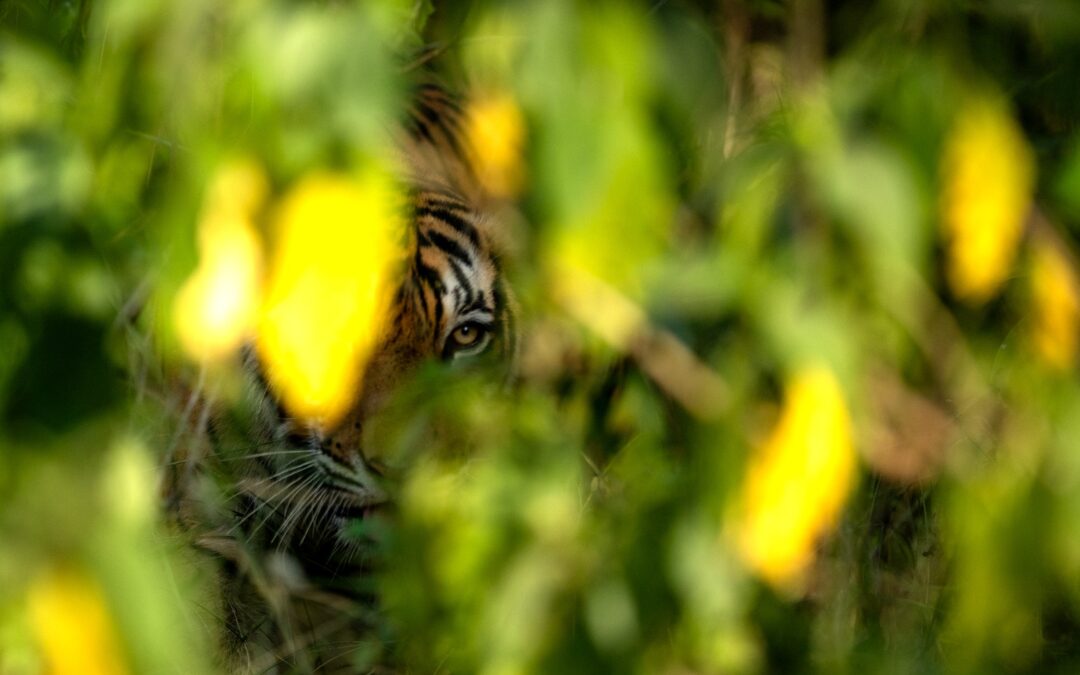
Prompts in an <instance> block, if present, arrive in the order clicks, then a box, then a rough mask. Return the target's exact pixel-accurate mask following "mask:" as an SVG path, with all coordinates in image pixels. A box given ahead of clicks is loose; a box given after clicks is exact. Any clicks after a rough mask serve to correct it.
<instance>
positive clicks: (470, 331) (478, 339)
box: [446, 321, 491, 356]
mask: <svg viewBox="0 0 1080 675" xmlns="http://www.w3.org/2000/svg"><path fill="white" fill-rule="evenodd" d="M490 331H491V329H490V328H488V327H487V326H484V325H483V324H479V323H476V322H475V321H470V322H468V323H463V324H461V325H460V326H458V327H457V328H455V329H454V330H453V332H451V333H450V337H449V339H447V341H446V352H447V356H467V355H470V354H475V353H478V352H480V351H481V350H482V349H483V348H484V346H485V345H486V343H487V338H488V333H490Z"/></svg>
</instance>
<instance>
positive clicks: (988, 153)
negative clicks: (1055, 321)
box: [941, 99, 1035, 303]
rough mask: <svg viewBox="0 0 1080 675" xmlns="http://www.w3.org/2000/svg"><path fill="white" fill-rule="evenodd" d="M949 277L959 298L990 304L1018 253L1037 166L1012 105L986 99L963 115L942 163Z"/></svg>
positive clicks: (943, 215)
mask: <svg viewBox="0 0 1080 675" xmlns="http://www.w3.org/2000/svg"><path fill="white" fill-rule="evenodd" d="M942 180H943V183H944V184H943V188H942V189H943V192H942V203H941V208H942V213H941V217H942V226H943V229H944V235H945V239H946V244H947V248H948V261H947V269H946V274H947V277H948V281H949V285H950V287H951V288H952V290H953V293H955V294H956V296H957V297H958V298H961V299H964V300H967V301H969V302H975V303H978V302H983V301H985V300H987V299H989V298H990V297H991V296H992V295H993V294H994V293H995V292H996V291H997V289H998V287H999V286H1000V285H1001V283H1002V282H1003V281H1004V280H1005V278H1006V276H1007V275H1008V274H1009V270H1010V269H1011V266H1012V262H1013V258H1014V257H1015V255H1016V246H1017V243H1018V241H1019V239H1020V235H1021V232H1022V230H1023V224H1024V218H1025V216H1026V214H1027V212H1028V208H1029V206H1030V203H1031V192H1032V188H1033V186H1034V182H1035V163H1034V160H1033V158H1032V152H1031V149H1030V148H1029V147H1028V144H1027V141H1026V140H1025V138H1024V135H1023V133H1022V132H1021V131H1020V129H1019V128H1018V127H1017V125H1016V123H1015V122H1014V121H1013V120H1012V118H1011V117H1010V116H1009V114H1008V111H1007V110H1006V109H1005V107H1004V105H1003V104H1001V103H999V102H997V101H994V100H992V99H980V100H977V101H975V102H972V103H969V104H968V105H966V106H965V107H964V108H963V109H962V110H961V111H960V113H959V115H958V117H957V120H956V123H955V126H954V128H953V130H952V132H951V133H950V135H949V138H948V139H947V141H946V145H945V153H944V156H943V158H942Z"/></svg>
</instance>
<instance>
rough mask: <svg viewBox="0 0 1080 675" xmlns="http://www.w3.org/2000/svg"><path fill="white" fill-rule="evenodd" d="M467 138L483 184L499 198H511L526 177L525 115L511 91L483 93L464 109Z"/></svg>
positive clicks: (475, 166)
mask: <svg viewBox="0 0 1080 675" xmlns="http://www.w3.org/2000/svg"><path fill="white" fill-rule="evenodd" d="M465 119H466V127H465V129H466V132H465V133H466V137H467V139H468V142H469V147H470V148H472V150H473V154H474V158H473V164H474V169H475V170H476V173H477V178H478V179H479V180H480V184H481V185H482V186H483V187H484V189H486V190H487V191H488V192H490V193H492V194H493V195H496V196H500V197H512V196H514V195H516V194H517V192H518V190H520V189H521V183H522V181H523V178H524V163H523V161H522V153H523V152H524V146H525V117H524V115H523V114H522V113H521V108H520V107H518V104H517V101H515V100H514V97H513V96H511V95H510V94H509V93H508V92H496V93H492V94H486V95H480V96H478V97H476V98H475V99H473V100H472V101H470V103H469V105H468V108H467V110H466V111H465Z"/></svg>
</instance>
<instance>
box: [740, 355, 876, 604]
mask: <svg viewBox="0 0 1080 675" xmlns="http://www.w3.org/2000/svg"><path fill="white" fill-rule="evenodd" d="M854 477H855V450H854V447H853V445H852V440H851V423H850V420H849V417H848V412H847V407H846V406H845V404H844V399H843V394H842V392H841V390H840V385H839V384H838V383H837V381H836V378H835V377H834V376H833V374H832V372H831V371H830V370H828V369H827V368H824V367H820V366H815V367H809V368H807V369H805V370H802V371H800V372H798V373H796V374H795V376H794V377H793V378H792V379H791V381H790V382H789V383H788V386H787V390H786V395H785V400H784V406H783V410H782V411H781V415H780V420H779V422H778V423H777V425H776V428H775V429H773V431H772V433H771V435H770V436H769V438H768V439H767V440H766V442H765V443H764V445H762V446H761V448H760V449H759V451H758V452H757V453H756V454H755V456H754V457H753V458H752V459H751V462H750V468H749V471H748V473H747V476H746V482H745V484H744V489H743V494H742V505H741V506H742V511H741V520H740V522H739V523H738V525H737V530H736V532H737V535H736V537H737V545H738V548H739V550H740V552H741V554H742V556H743V558H744V560H745V561H746V563H747V565H748V566H750V567H751V568H753V569H754V570H756V571H757V573H758V574H760V575H761V576H762V577H763V578H764V579H765V580H767V581H768V582H770V583H772V584H773V585H775V586H777V587H781V588H790V587H792V586H793V585H796V584H797V583H798V582H799V581H800V578H801V576H802V574H803V573H804V571H805V570H806V568H807V566H808V565H809V564H810V562H811V561H812V559H813V554H814V545H815V543H816V542H817V539H818V538H819V537H820V536H821V535H822V534H824V533H825V532H826V531H828V530H829V529H830V528H832V527H833V525H834V524H835V523H836V520H837V519H838V517H839V515H840V510H841V507H843V505H844V502H845V501H846V500H847V496H848V493H849V492H850V491H851V488H852V484H853V482H854Z"/></svg>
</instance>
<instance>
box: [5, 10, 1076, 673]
mask: <svg viewBox="0 0 1080 675" xmlns="http://www.w3.org/2000/svg"><path fill="white" fill-rule="evenodd" d="M419 72H424V73H426V74H428V75H430V76H433V77H437V78H439V79H440V80H441V81H443V82H446V83H449V84H450V85H451V86H452V88H454V89H456V90H458V91H460V92H462V94H463V95H464V97H465V100H466V101H467V107H468V113H469V115H470V119H471V120H474V123H473V124H472V125H471V126H470V129H469V130H467V133H469V134H471V135H472V137H473V138H472V140H473V141H474V142H475V144H476V147H477V148H478V149H479V156H478V158H477V161H478V162H479V163H480V165H481V166H482V168H483V172H482V176H484V177H485V181H486V182H487V187H488V188H489V190H490V191H491V192H492V194H494V195H497V197H498V198H497V200H495V202H494V205H493V216H492V217H495V218H499V219H501V221H502V222H503V223H505V230H506V239H507V246H508V253H507V255H506V256H505V268H506V274H507V275H508V277H509V279H510V285H511V286H512V287H513V288H514V289H515V290H516V294H517V296H518V299H519V301H520V304H521V311H520V323H521V326H520V334H521V336H522V340H523V350H522V354H521V360H520V364H519V372H518V375H517V377H516V379H515V381H514V382H513V384H512V385H511V386H510V387H508V388H505V387H503V386H502V385H501V382H500V381H498V380H497V378H493V377H492V376H491V374H490V373H488V372H486V371H484V370H483V369H476V370H475V371H470V370H469V369H466V368H447V367H441V366H439V365H437V364H432V365H430V367H426V368H424V369H422V370H421V372H419V373H418V374H417V375H416V377H414V378H413V379H412V381H411V382H410V383H408V385H406V386H404V387H403V388H402V389H401V390H400V391H399V392H398V394H397V397H396V401H395V403H394V404H393V406H392V407H391V412H392V413H393V414H387V415H386V416H385V419H384V420H382V421H381V422H380V425H379V428H378V430H377V438H378V441H379V446H380V448H381V449H382V452H383V453H384V454H385V456H386V461H387V463H388V464H390V465H391V466H392V467H393V468H394V477H395V480H394V482H393V489H394V492H395V495H396V498H395V504H396V508H395V510H394V512H393V513H392V514H386V515H384V516H380V517H378V518H370V519H366V520H359V519H358V520H357V522H356V523H355V529H356V538H357V540H358V541H362V542H364V546H367V547H369V548H370V550H369V551H368V554H369V555H370V556H372V560H373V561H375V562H374V564H373V565H372V568H373V569H372V571H371V573H370V575H365V576H364V578H358V579H350V580H346V581H347V582H348V583H350V584H354V585H355V586H356V587H358V588H362V589H364V591H365V593H366V594H369V595H370V597H371V598H372V600H371V603H370V604H369V605H365V606H364V607H363V608H362V611H363V612H365V613H367V614H365V617H366V619H365V621H367V622H368V624H369V625H370V634H369V635H367V636H365V637H363V638H362V639H358V641H357V642H356V644H355V648H350V649H347V650H345V651H346V653H347V655H348V658H349V659H350V660H351V662H352V664H351V665H352V666H353V667H354V668H355V669H356V670H357V672H368V671H369V670H373V669H377V668H380V667H388V668H393V669H398V668H400V669H404V670H408V671H409V672H460V673H470V672H483V673H524V672H555V673H592V672H620V673H621V672H640V673H683V672H687V673H689V672H694V673H696V672H701V673H712V672H739V673H754V672H803V671H807V672H809V671H819V672H829V673H832V672H854V673H862V672H896V673H902V672H905V673H906V672H911V673H928V672H1000V671H1008V672H1039V673H1047V672H1061V673H1067V672H1075V669H1076V668H1078V667H1080V632H1078V631H1080V536H1078V533H1080V454H1078V452H1077V445H1074V444H1080V426H1078V424H1080V382H1078V381H1077V377H1076V367H1077V354H1078V348H1080V342H1078V340H1080V267H1078V261H1080V258H1077V256H1076V244H1077V238H1078V236H1080V144H1078V143H1080V138H1078V137H1077V135H1076V128H1077V125H1076V120H1077V119H1080V88H1078V87H1077V86H1076V83H1077V82H1080V6H1077V5H1076V4H1075V3H1074V2H1072V1H1071V0H1029V1H1027V2H1012V1H1010V0H1001V1H988V2H958V1H956V0H906V1H901V0H878V1H876V2H861V1H856V0H851V1H843V0H836V1H829V2H825V1H824V0H788V1H787V2H781V1H780V0H717V1H716V2H704V1H691V0H685V1H679V0H670V1H668V2H664V1H660V2H655V3H643V2H617V1H614V0H611V1H607V2H572V1H571V0H552V1H536V2H524V1H510V0H507V1H505V2H474V3H467V2H445V3H443V2H430V1H423V0H420V1H416V2H411V1H406V0H383V1H380V2H358V1H348V0H336V1H335V0H311V1H308V2H300V1H295V0H294V1H287V0H238V1H236V2H217V1H216V0H183V1H175V2H170V1H168V0H78V1H76V0H50V1H48V2H46V1H45V0H6V1H3V2H0V495H2V498H0V539H2V540H3V545H2V546H0V672H2V673H36V672H57V673H76V672H78V673H84V672H100V673H120V672H154V673H157V672H183V673H188V672H204V671H213V670H215V669H216V668H219V667H220V666H219V665H218V664H220V663H221V661H220V659H219V657H218V655H217V647H216V641H217V639H218V634H217V632H216V631H217V626H219V624H220V617H218V616H215V611H214V606H215V605H214V602H215V601H214V598H213V595H214V591H213V584H212V583H211V579H212V577H213V572H212V567H213V561H210V560H208V559H207V558H206V556H201V555H198V554H196V553H195V552H194V551H193V550H192V548H191V547H190V546H189V545H188V544H189V542H188V541H187V539H186V537H185V534H184V533H183V532H182V531H180V530H178V529H177V528H175V527H169V526H166V525H165V524H163V523H162V522H161V520H162V519H161V518H160V503H159V499H160V490H159V469H160V467H161V465H162V464H163V463H165V462H167V461H169V458H171V457H173V452H174V450H175V446H176V444H177V443H178V442H180V441H179V439H180V437H181V436H182V431H183V427H184V425H185V424H187V423H188V420H189V418H190V417H191V415H192V409H191V408H190V407H189V406H188V402H189V401H190V400H193V399H191V398H190V393H191V392H192V391H193V390H195V391H198V392H202V393H204V394H206V395H210V396H213V397H214V398H215V400H216V401H218V402H219V403H220V405H222V406H224V407H226V408H229V407H231V408H234V409H237V410H238V411H239V412H241V413H242V410H239V409H241V408H242V406H243V400H242V397H241V396H240V395H239V393H238V390H239V387H238V384H237V381H238V378H239V377H240V368H239V367H238V362H239V359H238V358H237V353H238V348H239V345H240V343H241V342H243V341H245V340H247V339H249V338H250V337H251V336H252V334H253V333H257V332H259V331H260V330H263V331H265V330H266V328H265V322H262V323H260V318H259V316H260V315H259V307H260V305H259V303H260V300H259V298H260V297H261V296H262V294H264V292H265V293H266V294H270V295H272V294H273V293H274V292H275V291H274V288H275V284H279V285H280V284H287V283H288V279H287V278H286V280H284V281H282V279H281V278H279V276H280V275H281V274H285V273H281V272H279V271H275V270H279V269H281V268H289V265H293V266H294V267H295V266H296V265H300V266H301V267H302V266H303V265H304V264H305V261H311V260H316V259H318V258H320V256H323V255H325V256H326V260H337V261H338V262H340V261H341V260H342V258H341V255H342V254H343V252H345V253H347V252H349V251H352V250H356V251H362V254H361V253H360V252H358V253H357V259H358V260H361V261H363V265H364V266H370V265H377V264H379V258H380V257H381V256H380V254H379V252H380V251H382V250H384V249H383V248H382V247H383V244H381V243H377V242H376V240H375V239H372V238H370V237H369V236H368V235H367V234H364V233H363V232H361V233H360V234H355V233H354V234H352V235H349V236H348V237H346V238H345V239H343V240H342V239H336V238H335V237H337V236H338V235H339V234H340V231H339V230H335V229H334V228H327V227H322V228H320V227H318V226H316V225H315V224H313V223H314V220H316V219H318V218H319V215H318V214H319V213H320V212H319V211H318V209H315V208H314V207H307V208H306V207H304V204H305V203H307V204H310V203H313V202H311V200H312V199H314V198H313V197H310V195H312V194H317V193H318V191H319V190H320V189H323V190H327V189H330V188H328V187H327V186H328V185H329V186H333V185H338V183H334V182H333V181H334V180H341V181H346V182H349V181H352V183H351V184H354V185H356V186H358V187H357V188H356V190H357V192H356V193H355V194H357V195H360V196H359V197H357V200H358V204H359V206H357V208H358V209H360V210H361V212H362V213H364V214H366V216H367V218H368V219H369V220H373V221H374V220H379V219H382V220H384V221H387V222H389V221H392V220H393V216H391V215H385V214H387V213H390V212H391V211H392V209H387V208H384V207H385V203H389V200H392V198H393V197H392V193H393V191H394V189H395V188H394V186H392V185H391V184H390V182H389V181H388V179H387V178H386V173H387V172H386V171H385V169H386V167H387V166H388V164H389V163H390V162H392V159H390V158H391V157H392V155H393V151H392V149H391V143H390V141H391V139H390V138H389V134H388V131H387V130H388V129H390V128H393V127H394V125H395V120H397V119H399V118H400V115H401V111H402V110H403V109H404V108H405V107H406V105H407V103H408V96H409V93H408V92H409V85H410V83H411V82H412V81H413V78H415V77H416V74H417V73H419ZM328 176H332V177H337V178H333V179H332V178H328ZM320 181H321V182H320ZM222 185H225V187H224V188H222V187H221V186H222ZM319 186H322V188H320V187H319ZM335 189H336V188H335ZM223 190H224V192H222V191H223ZM346 192H347V194H350V195H351V194H353V193H352V192H348V191H347V190H346ZM221 194H228V195H230V197H229V199H230V200H232V201H228V200H227V201H228V203H227V204H226V205H225V206H222V205H221V204H222V203H223V202H221V197H220V195H221ZM215 195H217V196H215ZM237 195H239V196H237ZM350 199H351V197H350ZM305 200H308V201H305ZM365 200H366V201H365ZM379 200H386V202H385V203H384V202H382V201H379ZM346 201H347V200H346ZM349 203H351V202H349ZM290 205H292V206H290ZM297 205H298V206H297ZM222 209H226V210H227V209H235V212H233V211H229V214H232V215H235V214H236V213H239V214H240V216H237V217H238V218H239V220H240V221H242V223H243V225H242V226H237V227H236V228H233V229H229V228H227V227H226V228H224V229H222V228H217V229H215V227H216V226H212V225H209V224H208V223H211V222H217V221H215V220H214V216H215V214H217V215H220V214H221V213H222ZM281 212H286V213H291V214H293V215H292V216H288V217H282V218H278V216H277V215H275V214H278V213H281ZM208 214H209V215H208ZM309 214H315V215H309ZM232 215H230V216H229V217H232ZM290 218H292V220H289V219H290ZM278 220H284V221H287V222H288V223H293V225H287V228H290V227H291V228H292V229H287V231H288V233H289V234H288V235H287V236H286V235H282V234H281V232H280V231H278V230H276V229H275V227H274V225H273V224H274V223H275V222H277V221H278ZM230 222H232V221H230ZM230 227H232V226H230ZM364 232H367V230H365V231H364ZM286 240H287V241H288V242H289V243H288V248H289V249H290V251H292V253H290V254H289V255H290V256H291V257H290V258H289V260H290V261H291V262H289V263H288V265H286V264H284V263H282V264H280V265H278V266H277V267H275V265H274V264H273V263H271V264H267V265H264V264H263V259H264V257H265V258H266V259H267V260H274V259H275V258H274V256H277V259H280V258H281V256H283V255H285V254H283V253H282V252H281V248H282V247H283V246H285V244H283V243H282V242H283V241H286ZM343 242H344V243H343ZM350 246H351V247H352V248H350ZM388 246H389V245H387V247H388ZM324 263H326V264H330V263H329V262H326V261H325V260H324ZM267 277H272V278H267ZM224 289H228V291H229V292H228V293H226V294H224V295H223V291H224ZM222 298H225V299H222ZM321 300H322V299H321V298H312V303H311V306H310V310H311V311H312V312H315V313H316V314H313V315H310V316H319V315H318V314H317V312H319V311H324V312H328V313H331V314H332V313H334V312H335V311H337V310H338V309H339V308H336V307H333V306H329V307H320V305H319V302H320V301H321ZM216 302H222V303H224V305H217V304H214V303H216ZM222 306H224V308H225V309H224V310H222V311H220V312H218V313H217V314H215V311H217V310H220V309H221V307H222ZM358 322H359V323H357V324H356V325H350V326H348V327H347V328H346V329H347V330H351V331H359V332H361V333H363V332H364V331H369V332H370V331H375V330H377V328H376V327H373V326H371V325H368V324H367V323H365V321H364V319H363V317H361V318H360V319H358ZM331 342H332V341H331ZM329 344H330V343H327V344H326V345H324V344H321V343H318V344H315V343H313V344H312V345H311V346H310V350H309V353H310V354H312V355H314V356H313V358H314V359H315V360H316V361H318V362H319V363H320V364H322V365H321V366H319V367H323V366H326V364H329V366H333V364H334V363H336V361H335V359H338V358H344V357H340V356H339V355H337V354H335V353H334V352H333V351H332V348H331V346H328V345H329ZM311 367H312V366H310V364H309V363H307V362H305V363H300V364H298V365H296V368H297V372H298V373H300V375H298V376H297V377H298V378H300V379H303V376H304V374H305V373H307V372H308V370H305V369H310V368H311ZM333 370H334V369H333V368H332V367H327V372H332V371H333ZM282 386H283V388H285V389H286V391H285V394H286V400H287V402H288V401H289V400H291V399H289V394H290V391H291V390H289V389H288V388H289V387H290V386H293V385H291V384H290V383H289V381H286V382H285V384H284V385H282ZM297 386H300V385H297ZM326 386H327V387H330V389H333V387H334V386H336V385H335V383H334V382H332V381H331V382H329V383H328V384H326ZM309 399H310V397H309V398H307V399H305V398H304V397H303V396H300V397H299V398H296V399H295V400H298V401H304V400H309ZM319 410H322V409H319ZM316 412H318V411H316ZM318 639H319V636H318V635H314V636H297V640H296V641H295V644H294V645H293V649H292V651H283V652H279V653H278V654H277V657H278V661H277V663H275V662H274V661H273V660H271V661H270V662H269V663H267V664H266V668H267V669H273V668H277V669H279V670H280V672H293V671H294V670H295V671H300V672H302V671H304V670H305V669H306V668H309V667H311V662H310V661H308V660H305V659H304V658H302V656H301V654H300V652H302V651H303V650H304V649H306V648H307V647H308V646H310V645H311V644H312V643H317V642H318Z"/></svg>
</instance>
